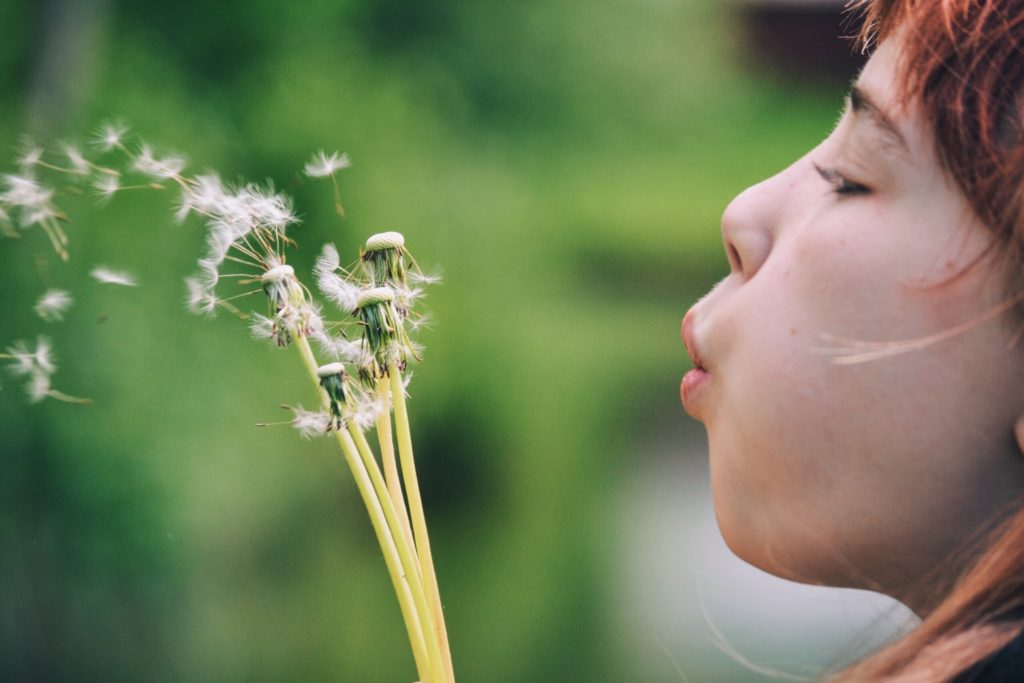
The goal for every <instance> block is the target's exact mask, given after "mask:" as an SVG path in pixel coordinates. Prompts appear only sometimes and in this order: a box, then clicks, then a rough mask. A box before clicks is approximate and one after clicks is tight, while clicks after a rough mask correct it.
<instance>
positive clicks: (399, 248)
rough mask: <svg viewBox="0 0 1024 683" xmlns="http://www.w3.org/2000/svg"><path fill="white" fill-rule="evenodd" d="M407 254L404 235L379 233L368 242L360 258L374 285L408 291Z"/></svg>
mask: <svg viewBox="0 0 1024 683" xmlns="http://www.w3.org/2000/svg"><path fill="white" fill-rule="evenodd" d="M407 254H408V252H407V251H406V250H405V237H403V236H402V233H400V232H379V233H377V234H376V235H371V236H370V238H369V239H367V240H366V247H365V248H364V249H363V250H362V252H361V253H360V254H359V258H360V260H361V261H362V262H363V264H364V267H365V268H366V271H367V273H368V274H369V276H370V280H371V281H372V282H373V284H374V285H376V286H385V285H387V286H391V287H397V288H399V289H406V288H407V287H408V286H409V283H408V270H407V268H406V265H405V260H406V255H407Z"/></svg>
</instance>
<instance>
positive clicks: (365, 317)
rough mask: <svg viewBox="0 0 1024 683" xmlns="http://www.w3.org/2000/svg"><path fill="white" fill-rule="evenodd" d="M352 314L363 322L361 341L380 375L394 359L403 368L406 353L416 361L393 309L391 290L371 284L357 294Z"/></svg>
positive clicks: (399, 317)
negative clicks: (369, 287)
mask: <svg viewBox="0 0 1024 683" xmlns="http://www.w3.org/2000/svg"><path fill="white" fill-rule="evenodd" d="M355 313H356V316H358V318H359V320H360V321H361V322H362V324H363V339H364V343H365V344H366V347H367V351H368V352H369V353H370V354H371V355H372V356H373V359H374V361H375V362H376V364H377V366H378V367H377V369H376V371H377V372H378V373H380V376H383V375H384V374H386V373H387V367H388V361H389V360H395V362H396V363H397V364H398V366H399V367H400V368H403V367H405V362H406V357H407V355H411V356H412V357H413V358H415V359H416V360H419V356H418V355H417V354H416V350H415V349H414V348H413V345H412V342H411V341H410V340H409V336H408V335H407V334H406V332H405V327H404V326H403V325H402V318H401V316H399V314H398V311H397V310H396V309H395V292H394V290H393V289H391V288H390V287H374V288H373V289H368V290H366V291H365V292H363V293H362V294H360V295H359V300H358V301H357V303H356V310H355Z"/></svg>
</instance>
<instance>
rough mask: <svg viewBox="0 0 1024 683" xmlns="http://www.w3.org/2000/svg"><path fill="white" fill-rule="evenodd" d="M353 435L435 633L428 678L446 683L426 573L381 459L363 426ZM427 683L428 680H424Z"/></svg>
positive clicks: (427, 627)
mask: <svg viewBox="0 0 1024 683" xmlns="http://www.w3.org/2000/svg"><path fill="white" fill-rule="evenodd" d="M348 431H349V434H351V436H352V439H353V440H354V441H355V443H356V446H357V447H358V448H359V454H360V455H361V456H362V458H363V462H364V464H365V465H366V469H367V471H368V472H369V473H370V479H371V481H372V482H373V487H374V488H375V489H376V491H377V497H378V499H379V500H380V503H381V507H382V508H383V509H384V516H385V517H386V518H387V521H388V526H390V527H391V532H392V534H394V535H396V536H397V538H395V539H394V540H395V545H396V546H398V554H399V556H400V557H401V559H402V565H403V567H404V568H405V571H406V574H405V578H406V580H407V582H408V585H409V587H410V588H411V589H412V596H413V600H414V601H415V603H416V609H417V610H419V615H420V622H421V624H422V626H423V631H424V633H427V634H431V635H430V636H429V637H427V639H426V640H427V650H428V654H429V655H430V664H431V668H430V678H429V679H426V680H428V681H430V682H431V683H434V682H435V681H436V683H443V681H445V680H447V679H446V678H445V668H444V658H443V657H442V655H441V646H440V642H441V641H440V639H439V638H437V637H436V634H437V630H436V627H435V626H434V620H433V618H432V617H431V612H432V609H431V606H430V604H428V599H429V598H428V596H427V594H426V593H425V592H424V587H423V576H422V573H421V571H420V567H419V566H418V565H417V561H416V556H415V554H414V551H413V547H414V546H411V545H409V544H408V543H406V541H405V538H404V537H403V536H402V529H401V527H400V526H399V523H398V515H397V513H396V512H395V507H394V505H392V503H391V499H390V498H389V496H388V490H387V485H386V484H385V482H384V477H383V476H381V473H380V469H379V468H378V467H377V461H376V460H374V459H373V452H372V451H371V450H370V444H369V443H367V441H366V437H365V436H364V435H363V433H362V432H361V431H359V428H358V427H357V426H356V425H355V424H354V423H352V422H350V423H349V425H348ZM424 683H426V681H424Z"/></svg>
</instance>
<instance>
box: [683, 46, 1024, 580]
mask: <svg viewBox="0 0 1024 683" xmlns="http://www.w3.org/2000/svg"><path fill="white" fill-rule="evenodd" d="M897 50H898V38H897V39H890V40H887V41H886V42H884V43H883V44H882V45H881V46H880V47H879V49H878V50H877V51H876V52H875V54H874V55H873V56H872V57H871V59H870V61H869V62H868V64H867V66H866V67H865V68H864V70H863V72H862V73H861V75H860V77H859V78H858V80H857V83H856V85H855V86H854V88H853V90H852V93H851V97H850V102H848V104H847V108H846V111H845V113H844V114H843V117H842V119H841V120H840V122H839V124H838V125H837V127H836V129H835V130H834V131H833V133H832V134H831V135H830V136H829V137H828V138H827V139H826V140H825V141H823V142H822V143H821V144H820V145H819V146H818V147H817V148H815V149H813V150H811V152H810V153H809V154H807V155H806V156H805V157H803V158H802V159H799V160H798V161H796V162H795V163H794V164H793V165H792V166H790V167H789V168H787V169H785V170H784V171H782V172H781V173H779V174H778V175H776V176H774V177H772V178H769V179H767V180H765V181H764V182H762V183H760V184H758V185H755V186H754V187H751V188H749V189H748V190H746V191H745V192H743V193H742V194H740V195H739V196H738V197H736V199H735V200H733V202H732V203H731V204H730V205H729V207H728V208H727V209H726V211H725V214H724V216H723V217H722V235H723V239H724V242H725V248H726V251H727V252H728V255H729V260H730V264H731V272H730V273H729V275H728V276H727V277H726V278H725V279H724V280H722V281H721V282H720V283H719V284H718V285H717V286H716V287H715V288H714V289H713V290H712V291H711V292H710V293H709V294H708V295H707V296H705V297H704V298H703V299H702V300H701V301H700V302H699V303H697V304H696V305H695V306H694V307H693V309H692V310H691V311H690V312H689V313H688V314H687V315H686V318H685V319H684V322H683V335H684V341H685V343H686V344H687V346H688V348H689V351H690V354H691V356H693V357H695V363H699V364H700V366H702V367H703V369H704V370H703V371H702V370H695V371H693V372H691V373H688V374H687V376H686V378H685V379H684V382H683V388H682V389H683V400H684V404H685V406H686V409H687V411H688V412H690V413H691V414H692V415H693V416H694V417H696V418H698V419H699V420H701V421H703V422H704V423H705V425H706V427H707V431H708V439H709V444H710V457H711V484H712V491H713V495H714V503H715V512H716V515H717V517H718V522H719V526H720V528H721V530H722V534H723V536H724V537H725V540H726V542H727V543H728V544H729V545H730V547H731V548H732V549H733V550H734V551H735V552H736V553H737V554H738V555H739V556H740V557H742V558H744V559H745V560H747V561H748V562H751V563H752V564H754V565H757V566H759V567H761V568H763V569H765V570H768V571H771V572H773V573H775V574H778V575H780V576H784V577H787V578H792V579H796V580H800V581H805V582H814V583H825V584H829V585H841V586H857V587H865V588H874V589H877V590H881V591H883V592H887V593H889V594H890V595H895V596H896V597H901V596H905V595H908V594H909V593H910V592H911V591H912V590H913V589H914V587H915V585H916V584H917V583H918V582H919V580H920V578H921V577H922V576H923V575H924V574H925V573H926V572H927V571H928V570H929V569H930V568H931V567H933V566H934V565H935V564H936V563H937V562H939V561H941V560H942V559H943V558H944V557H945V556H946V555H947V554H948V553H949V551H950V550H952V549H953V548H955V547H956V546H958V545H959V544H960V543H961V541H962V540H963V539H964V537H965V536H966V535H967V534H969V533H970V532H971V531H972V530H973V529H975V528H976V527H977V526H978V525H979V524H980V523H981V522H982V521H983V520H984V519H985V518H986V517H988V516H989V515H991V514H992V513H994V512H996V510H997V509H998V507H999V506H1000V505H1002V504H1004V503H1005V502H1006V501H1008V500H1009V499H1010V498H1011V497H1012V496H1013V495H1014V494H1016V493H1018V492H1020V491H1024V465H1022V461H1024V459H1022V458H1021V456H1020V449H1019V447H1018V445H1017V443H1016V441H1015V438H1014V425H1015V423H1016V421H1017V419H1018V417H1019V416H1020V415H1021V414H1022V411H1024V391H1021V389H1022V387H1024V360H1022V359H1024V354H1022V353H1021V351H1020V350H1019V347H1018V348H1014V347H1013V346H1012V343H1011V342H1012V341H1013V336H1014V334H1013V333H1014V329H1013V327H1012V325H1010V324H1008V323H1007V322H1006V319H1005V317H1004V318H1002V319H998V320H997V319H995V318H992V317H990V318H989V319H988V320H987V321H984V322H980V323H978V324H976V325H972V326H968V327H969V329H968V330H967V331H964V332H962V333H960V334H956V335H951V336H948V338H945V339H944V340H942V341H939V342H937V343H934V344H930V345H924V346H923V347H922V348H918V349H916V350H913V351H910V352H907V353H901V354H896V355H891V356H888V357H883V358H880V359H874V360H867V361H862V362H855V363H850V364H843V363H842V361H841V358H842V355H843V354H842V353H841V352H859V351H864V350H871V349H874V348H876V347H874V346H861V345H860V344H864V343H875V342H883V343H884V342H894V341H903V340H911V339H923V338H927V337H930V336H932V335H936V334H941V333H943V332H947V331H950V330H953V329H954V328H956V327H957V326H959V325H962V324H964V323H966V322H968V321H971V320H974V319H976V318H978V317H979V316H983V315H984V314H985V313H986V312H989V311H991V310H992V309H993V307H995V306H997V305H998V304H999V303H1000V301H1002V299H1003V296H1002V293H1003V291H1004V290H1003V288H1002V286H1001V283H1000V282H998V281H997V278H996V277H995V276H994V275H992V274H991V271H992V270H993V268H992V265H991V262H990V261H989V260H983V261H982V262H981V263H980V264H979V265H977V266H976V267H974V268H967V266H968V264H971V263H972V262H973V261H974V260H975V258H976V257H978V256H979V255H980V254H982V252H983V251H984V250H985V248H986V247H987V246H988V244H989V239H990V233H989V232H988V231H987V230H986V229H985V227H984V226H983V225H981V224H980V222H979V221H978V219H977V218H976V217H975V215H974V213H973V212H972V211H971V209H970V207H969V205H968V203H967V201H966V199H965V198H964V196H963V195H962V194H961V193H960V191H959V190H958V189H957V187H956V186H955V184H954V183H953V181H952V180H951V178H950V177H949V176H948V175H947V174H946V173H945V172H944V170H943V169H942V168H941V166H940V164H939V162H938V159H937V156H936V152H935V150H934V147H933V145H934V143H933V139H932V134H931V132H930V130H929V128H928V126H927V125H926V123H925V122H924V121H922V120H921V118H920V117H919V116H920V115H919V113H918V111H917V110H916V109H915V108H914V106H910V107H908V108H901V107H899V106H898V103H897V99H896V92H895V81H894V78H895V67H896V58H897ZM957 274H960V275H959V277H954V276H956V275H957ZM837 352H840V353H839V355H838V356H837V355H836V353H837Z"/></svg>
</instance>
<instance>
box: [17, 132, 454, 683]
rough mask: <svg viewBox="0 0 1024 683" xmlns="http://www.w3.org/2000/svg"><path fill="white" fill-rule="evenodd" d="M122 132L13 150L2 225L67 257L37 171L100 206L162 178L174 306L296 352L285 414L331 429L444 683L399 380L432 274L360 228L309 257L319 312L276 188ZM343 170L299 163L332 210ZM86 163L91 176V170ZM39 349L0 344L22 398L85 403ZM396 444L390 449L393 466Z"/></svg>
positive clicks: (419, 644) (431, 665)
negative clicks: (178, 234) (75, 179)
mask: <svg viewBox="0 0 1024 683" xmlns="http://www.w3.org/2000/svg"><path fill="white" fill-rule="evenodd" d="M126 134H127V129H126V128H125V127H124V126H122V125H120V124H116V123H114V124H106V125H105V126H104V127H103V128H101V129H100V130H99V131H97V132H96V134H95V136H94V139H93V140H92V144H93V145H95V146H96V147H98V148H100V149H101V150H104V151H112V150H114V149H117V150H119V151H120V152H122V153H123V155H124V159H125V161H124V163H123V165H122V167H118V168H117V169H116V170H115V169H114V168H107V167H105V165H106V164H105V165H104V166H99V165H96V164H93V163H91V162H90V161H89V160H88V159H87V158H86V156H85V155H84V154H83V153H82V151H81V150H80V149H79V148H78V147H75V146H71V145H65V146H63V148H62V150H63V153H64V155H65V156H66V157H67V161H68V163H67V164H64V166H66V168H61V167H60V166H59V165H55V164H50V163H47V162H46V160H44V157H43V148H42V147H36V146H32V147H30V148H29V149H28V150H27V151H26V153H25V155H23V157H22V159H21V163H22V171H21V172H20V173H18V174H16V175H7V176H0V229H4V230H5V232H8V233H11V234H18V233H17V231H16V230H15V229H14V227H13V226H14V225H20V227H22V228H27V227H28V226H31V225H35V224H39V225H40V226H42V228H43V229H44V230H45V231H46V233H47V234H48V235H49V236H50V239H51V241H52V242H53V243H54V246H55V248H57V249H58V252H59V253H62V257H64V258H66V250H65V251H62V248H63V246H66V244H67V238H66V237H65V236H64V234H63V232H61V230H60V226H59V224H58V220H62V219H63V216H62V214H60V213H59V212H58V210H57V208H56V207H55V206H54V203H53V198H54V196H56V194H57V193H56V190H55V189H53V188H51V187H50V186H48V185H47V184H45V183H43V182H41V181H40V180H38V179H37V175H36V173H38V174H39V177H40V178H44V179H45V178H47V177H49V176H50V175H52V174H55V173H61V174H64V175H65V176H68V175H73V176H88V177H87V178H86V182H87V183H88V184H89V186H90V187H89V189H90V190H91V193H92V194H94V195H95V198H96V199H97V200H98V201H100V202H106V201H109V200H110V199H111V198H112V197H113V195H115V194H117V193H118V192H121V191H123V190H127V189H144V188H157V189H160V188H163V187H164V185H162V184H159V181H163V180H171V181H173V182H174V183H175V184H176V186H177V187H178V188H179V189H180V194H179V196H178V204H177V206H176V207H175V209H174V211H173V214H174V218H176V219H177V220H178V221H184V220H186V219H187V218H188V217H189V216H191V215H192V214H195V215H197V216H200V217H201V220H202V221H203V222H204V227H205V246H204V249H203V253H202V254H201V256H200V258H199V259H198V261H197V270H196V272H195V273H194V274H193V275H191V276H190V277H188V278H186V279H185V287H186V293H185V294H184V304H185V306H186V307H187V308H188V309H189V310H190V311H192V312H195V313H200V314H205V315H212V314H213V313H214V312H215V311H216V310H217V308H219V307H223V308H227V309H228V310H230V311H232V312H234V313H235V314H237V315H238V316H239V317H243V318H245V319H246V320H247V324H248V327H249V331H250V333H251V335H252V336H253V337H254V338H256V339H259V340H264V341H267V340H269V341H273V342H274V343H275V344H276V345H278V346H282V347H284V346H291V347H293V348H295V349H296V350H297V351H298V353H299V355H300V357H301V358H302V361H303V364H304V365H305V367H306V369H307V372H308V374H309V377H310V379H311V380H312V382H313V386H314V388H315V390H316V391H317V392H318V395H319V398H320V403H321V405H320V410H312V411H310V410H305V409H303V408H302V407H301V406H300V407H297V408H289V410H291V411H292V415H291V419H290V421H289V422H290V424H291V425H292V426H293V427H294V428H295V429H296V430H298V431H299V433H300V434H301V435H302V436H303V437H304V438H313V437H315V436H322V435H325V434H330V435H332V436H333V437H334V438H335V439H336V440H337V442H338V445H339V446H340V448H341V452H342V454H343V456H344V458H345V460H346V462H347V464H348V466H349V468H350V469H351V471H352V473H353V475H354V477H355V481H356V485H357V487H358V488H359V491H360V494H361V496H362V498H363V501H364V503H365V504H366V508H367V511H368V512H369V515H370V519H371V522H372V524H373V528H374V531H375V533H376V534H377V538H378V541H379V543H380V547H381V549H382V551H383V555H384V560H385V563H386V565H387V568H388V572H389V574H390V576H391V579H392V582H393V584H394V587H395V590H396V595H397V597H398V601H399V605H400V607H401V612H402V615H403V619H404V620H405V626H406V629H407V631H408V634H409V638H410V645H411V646H412V650H413V657H414V659H415V662H416V668H417V672H418V673H419V680H422V681H424V682H425V683H454V674H453V673H452V666H451V655H450V653H449V649H448V642H447V635H446V631H445V626H444V616H443V613H442V612H441V603H440V597H439V593H438V588H437V580H436V577H435V576H434V570H433V566H432V564H433V560H432V559H431V557H430V548H429V541H428V539H427V536H426V528H425V521H424V518H423V510H422V503H421V501H420V499H419V489H418V483H417V482H416V476H415V467H414V464H413V459H412V445H411V444H412V442H411V432H410V429H409V420H408V414H407V412H406V408H405V398H406V393H405V387H406V384H407V382H408V379H409V376H408V374H405V375H404V376H403V370H404V368H405V367H406V363H407V359H408V358H410V357H412V358H414V359H416V360H419V357H420V355H419V354H420V348H419V347H418V346H417V345H416V344H414V343H413V342H412V341H411V340H410V339H409V336H408V334H407V332H406V330H407V329H408V330H413V329H415V328H416V327H418V326H421V325H422V324H423V322H424V320H425V318H423V317H422V316H421V315H420V314H419V313H418V312H417V313H414V312H413V311H412V310H411V309H412V308H413V304H414V303H415V302H416V301H417V300H418V298H419V297H420V296H421V294H422V288H423V286H424V285H426V284H429V283H430V282H431V281H434V280H436V278H434V277H433V276H424V275H423V274H422V273H421V272H420V270H419V268H418V266H417V265H416V263H415V261H413V259H412V257H411V255H410V254H409V252H408V251H407V250H406V248H405V238H404V236H403V235H402V234H401V233H397V232H393V231H392V232H383V233H379V234H377V235H374V236H372V237H371V238H370V239H369V240H367V242H366V245H365V248H364V249H362V250H361V251H360V252H359V258H358V260H357V261H356V262H355V264H354V265H352V266H350V267H349V268H348V269H346V268H342V266H341V259H340V257H339V255H338V250H337V248H335V246H334V245H330V244H329V245H325V246H324V247H323V250H322V251H321V253H320V255H319V256H318V258H317V259H316V265H315V268H314V274H315V278H316V282H317V284H318V285H319V288H320V290H321V291H322V292H323V294H324V296H325V297H326V298H327V299H329V300H330V301H332V302H333V303H335V304H337V305H338V306H339V307H340V308H341V309H342V310H343V311H344V313H345V314H346V318H345V319H344V320H341V321H325V320H324V318H323V315H322V312H321V308H320V306H319V305H318V304H317V302H316V300H315V299H314V297H313V295H312V294H311V292H310V291H309V290H308V289H307V288H306V286H305V285H304V284H303V283H302V281H301V280H300V279H299V277H298V275H297V274H296V272H295V268H293V266H292V265H290V264H289V263H288V262H287V261H288V259H287V258H286V251H287V250H288V248H289V247H292V246H294V245H295V242H294V240H293V239H292V238H291V236H290V234H289V233H290V230H291V226H292V225H294V224H296V223H297V222H298V218H297V217H296V215H295V212H294V211H293V208H292V204H291V200H290V199H289V198H288V197H287V196H286V195H284V194H279V193H277V192H275V191H274V188H273V187H272V186H269V185H266V186H261V185H256V184H251V183H250V184H239V185H229V184H227V183H225V182H224V181H223V180H222V179H221V177H220V176H219V175H218V174H216V173H204V174H201V175H196V176H186V175H183V173H184V171H185V167H186V160H185V157H183V156H181V155H177V154H169V155H164V156H158V155H157V154H156V153H155V152H154V149H153V147H151V146H150V145H142V146H140V147H139V148H138V149H137V151H134V150H129V149H128V148H127V147H126V146H125V143H124V137H125V135H126ZM350 166H351V159H350V158H349V156H348V155H347V154H341V153H338V152H333V153H327V152H324V151H320V152H318V153H317V154H315V155H313V158H312V159H311V160H310V161H309V162H308V163H306V164H305V166H304V169H303V170H304V171H305V174H306V175H307V176H309V177H312V178H322V177H330V178H331V182H332V184H333V186H334V196H335V205H336V208H337V210H338V213H339V214H340V215H344V210H343V208H342V206H341V199H340V193H339V189H338V180H337V178H336V175H337V173H338V172H339V171H341V170H343V169H346V168H349V167H350ZM126 170H128V171H131V172H134V173H137V174H141V175H143V176H146V177H147V178H148V179H150V180H147V181H146V182H145V183H143V184H136V185H133V184H129V185H125V184H124V183H125V178H126V177H127V178H131V177H134V176H131V175H129V176H125V175H123V173H124V172H125V171H126ZM93 171H95V172H96V173H95V175H89V174H91V173H92V172H93ZM7 226H10V229H9V230H6V227H7ZM91 276H92V277H93V278H94V279H96V280H97V281H98V282H101V283H104V284H115V285H120V286H136V285H137V279H136V277H135V276H134V275H132V274H131V273H126V272H123V271H116V270H112V269H110V268H107V267H105V266H100V265H97V266H95V267H93V268H92V270H91ZM232 284H233V285H237V286H238V287H237V292H232V293H231V294H223V293H222V288H223V287H225V286H227V285H232ZM252 295H255V296H257V297H260V298H262V299H265V301H266V304H265V305H266V307H267V308H266V310H264V311H263V312H262V313H260V312H256V311H252V310H245V309H241V308H238V307H237V306H236V305H235V303H233V302H237V300H240V299H242V298H244V297H249V296H252ZM72 303H73V302H72V298H71V296H70V294H68V293H67V292H65V291H63V290H59V289H51V290H49V291H47V292H46V293H44V294H43V295H42V297H40V299H39V300H38V301H37V302H36V304H35V310H36V313H37V314H38V315H39V316H40V317H41V318H42V319H44V320H46V321H58V320H61V319H62V317H63V316H64V314H65V313H66V311H67V310H69V308H70V306H71V305H72ZM314 342H315V345H316V347H317V352H316V353H314V350H313V348H314V347H313V345H312V343H314ZM51 348H52V347H51V344H50V342H49V340H48V339H46V338H43V337H40V338H39V339H38V340H37V342H36V343H35V345H34V346H30V345H29V344H27V343H25V342H17V343H15V344H13V345H11V346H10V347H8V348H7V349H6V351H5V352H4V353H0V360H5V361H7V363H6V364H7V365H9V366H10V367H9V371H10V372H11V373H12V374H13V375H15V376H17V377H19V378H22V379H23V380H24V383H25V390H26V392H27V393H28V396H29V399H30V400H31V401H32V402H38V401H41V400H43V399H45V398H47V397H52V398H55V399H59V400H68V401H76V402H79V403H84V402H86V401H85V400H84V399H76V398H74V397H71V396H68V395H66V394H63V393H61V392H59V391H57V390H56V389H55V388H54V387H53V382H52V380H53V375H54V373H55V371H56V364H55V363H54V360H53V354H52V350H51ZM317 354H319V355H320V359H319V360H318V358H317ZM286 407H287V406H286ZM392 414H393V415H394V420H395V430H394V432H392V425H391V416H392ZM371 429H374V431H375V432H376V435H377V441H378V443H379V452H380V458H379V460H378V458H376V457H375V454H374V452H373V451H374V449H373V447H371V446H370V444H369V443H368V442H367V436H366V432H368V431H369V430H371ZM396 446H397V449H396ZM396 450H397V453H398V454H400V455H401V465H402V471H401V474H399V471H398V465H397V462H398V461H397V458H396ZM403 482H404V488H405V493H403ZM405 496H408V507H407V506H406V499H405Z"/></svg>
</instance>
